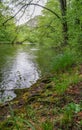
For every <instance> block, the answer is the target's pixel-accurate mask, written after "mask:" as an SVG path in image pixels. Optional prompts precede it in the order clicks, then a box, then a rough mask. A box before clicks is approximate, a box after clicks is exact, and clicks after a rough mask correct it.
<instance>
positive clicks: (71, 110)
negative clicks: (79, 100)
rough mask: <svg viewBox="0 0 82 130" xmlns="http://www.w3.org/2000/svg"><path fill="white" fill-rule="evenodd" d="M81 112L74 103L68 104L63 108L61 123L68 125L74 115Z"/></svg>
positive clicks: (78, 106) (79, 107)
mask: <svg viewBox="0 0 82 130" xmlns="http://www.w3.org/2000/svg"><path fill="white" fill-rule="evenodd" d="M80 111H81V106H80V105H79V104H76V103H74V102H71V103H69V104H68V105H67V106H66V107H65V108H64V116H63V119H62V123H69V122H72V119H73V116H74V114H76V113H78V112H80Z"/></svg>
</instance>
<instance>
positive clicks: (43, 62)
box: [0, 45, 50, 102]
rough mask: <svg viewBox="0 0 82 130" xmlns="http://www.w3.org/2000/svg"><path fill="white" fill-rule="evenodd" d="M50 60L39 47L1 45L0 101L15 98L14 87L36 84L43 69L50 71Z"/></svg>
mask: <svg viewBox="0 0 82 130" xmlns="http://www.w3.org/2000/svg"><path fill="white" fill-rule="evenodd" d="M44 55H45V57H46V59H45V57H44ZM47 55H48V54H47ZM43 57H44V58H43ZM48 61H50V58H49V57H47V56H46V53H44V54H43V53H42V52H40V49H39V48H36V47H29V46H28V45H21V46H20V45H19V46H9V45H0V102H1V101H8V100H11V99H13V98H15V97H16V94H15V93H14V89H21V88H28V87H30V86H31V85H32V84H34V83H35V82H36V81H37V80H38V79H39V78H40V77H41V75H42V71H45V73H46V71H47V72H48V71H49V68H50V67H49V68H48V66H49V63H50V62H49V63H48Z"/></svg>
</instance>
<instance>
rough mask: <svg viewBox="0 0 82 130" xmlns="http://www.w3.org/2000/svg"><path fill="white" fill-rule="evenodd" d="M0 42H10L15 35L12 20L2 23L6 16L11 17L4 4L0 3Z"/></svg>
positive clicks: (14, 26)
mask: <svg viewBox="0 0 82 130" xmlns="http://www.w3.org/2000/svg"><path fill="white" fill-rule="evenodd" d="M0 7H1V8H0V9H1V12H0V43H12V41H13V39H14V38H15V37H16V35H17V34H16V25H15V22H14V20H13V19H12V20H10V21H9V22H8V23H5V24H3V23H4V22H5V21H6V20H7V19H8V18H10V17H11V15H10V13H9V11H8V10H7V9H6V6H5V5H3V4H2V3H0Z"/></svg>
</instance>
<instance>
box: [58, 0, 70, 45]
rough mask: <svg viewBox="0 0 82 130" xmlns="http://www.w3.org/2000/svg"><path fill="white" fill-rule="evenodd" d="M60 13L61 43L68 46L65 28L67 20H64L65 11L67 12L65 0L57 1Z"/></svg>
mask: <svg viewBox="0 0 82 130" xmlns="http://www.w3.org/2000/svg"><path fill="white" fill-rule="evenodd" d="M59 1H60V7H61V13H62V32H63V43H64V45H67V44H68V26H67V19H66V11H67V1H66V0H59Z"/></svg>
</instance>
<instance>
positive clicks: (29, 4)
mask: <svg viewBox="0 0 82 130" xmlns="http://www.w3.org/2000/svg"><path fill="white" fill-rule="evenodd" d="M31 5H35V6H39V7H41V8H43V9H45V10H47V11H49V12H51V13H52V14H54V15H55V16H56V17H57V18H58V19H60V20H61V17H60V16H59V15H58V14H57V13H56V12H54V11H53V10H51V9H49V8H47V7H45V6H42V5H40V4H37V3H31V2H30V3H28V4H25V5H23V6H22V7H21V8H20V9H19V10H18V11H17V12H16V14H15V15H14V16H12V17H10V18H9V19H7V20H6V21H5V22H4V23H3V25H4V24H5V23H7V22H8V21H9V20H11V19H13V18H14V17H15V16H17V14H18V13H19V12H20V11H21V10H22V9H23V8H24V7H27V6H31Z"/></svg>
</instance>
